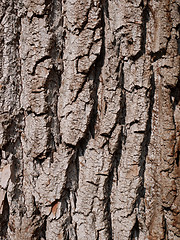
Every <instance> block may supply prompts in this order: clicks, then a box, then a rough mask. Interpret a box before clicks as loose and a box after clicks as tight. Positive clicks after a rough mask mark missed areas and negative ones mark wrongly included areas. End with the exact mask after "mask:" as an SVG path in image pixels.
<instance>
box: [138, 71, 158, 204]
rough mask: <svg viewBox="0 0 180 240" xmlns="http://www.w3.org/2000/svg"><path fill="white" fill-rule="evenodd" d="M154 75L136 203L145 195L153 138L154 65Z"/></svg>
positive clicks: (142, 148)
mask: <svg viewBox="0 0 180 240" xmlns="http://www.w3.org/2000/svg"><path fill="white" fill-rule="evenodd" d="M151 71H152V76H151V77H150V84H151V86H150V90H149V109H148V120H147V122H146V129H145V133H144V139H143V141H142V144H141V156H140V159H139V165H140V171H139V176H140V177H141V185H140V186H139V189H138V197H137V199H136V203H137V204H138V205H139V203H140V198H141V197H143V198H144V195H145V188H144V173H145V169H146V157H147V156H148V147H149V143H150V139H151V133H152V131H151V121H152V111H153V105H154V95H155V78H154V71H153V67H151Z"/></svg>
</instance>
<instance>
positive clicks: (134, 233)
mask: <svg viewBox="0 0 180 240" xmlns="http://www.w3.org/2000/svg"><path fill="white" fill-rule="evenodd" d="M138 239H139V221H138V218H137V217H136V222H135V224H134V227H133V229H132V230H131V236H130V240H138Z"/></svg>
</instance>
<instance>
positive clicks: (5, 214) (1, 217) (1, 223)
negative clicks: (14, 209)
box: [0, 193, 9, 239]
mask: <svg viewBox="0 0 180 240" xmlns="http://www.w3.org/2000/svg"><path fill="white" fill-rule="evenodd" d="M8 222H9V203H8V199H7V193H6V195H5V198H4V202H3V211H2V214H0V236H1V239H6V233H7V229H8Z"/></svg>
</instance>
